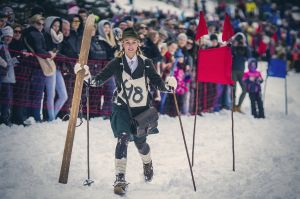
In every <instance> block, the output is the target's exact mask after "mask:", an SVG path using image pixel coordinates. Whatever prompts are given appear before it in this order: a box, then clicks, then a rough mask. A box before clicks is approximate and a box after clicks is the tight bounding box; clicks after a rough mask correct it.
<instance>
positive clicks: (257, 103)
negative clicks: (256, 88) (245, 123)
mask: <svg viewBox="0 0 300 199" xmlns="http://www.w3.org/2000/svg"><path fill="white" fill-rule="evenodd" d="M249 97H250V101H251V113H252V115H253V116H254V117H255V118H265V112H264V107H263V102H262V99H261V92H256V93H249ZM257 109H258V111H257Z"/></svg>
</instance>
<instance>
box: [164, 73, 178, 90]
mask: <svg viewBox="0 0 300 199" xmlns="http://www.w3.org/2000/svg"><path fill="white" fill-rule="evenodd" d="M166 84H167V86H169V88H170V90H175V89H176V88H177V80H176V78H175V77H174V76H168V77H167V78H166Z"/></svg>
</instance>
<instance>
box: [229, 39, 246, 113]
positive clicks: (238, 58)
mask: <svg viewBox="0 0 300 199" xmlns="http://www.w3.org/2000/svg"><path fill="white" fill-rule="evenodd" d="M249 54H250V53H249V50H248V48H247V46H246V40H245V36H244V35H243V34H242V33H238V34H236V35H235V37H234V41H233V47H232V80H233V81H234V87H233V89H234V91H233V105H234V107H233V109H234V111H237V112H240V113H242V111H241V106H242V103H243V101H244V98H245V96H246V88H245V85H244V82H243V80H242V78H243V74H244V71H245V62H246V60H247V59H248V57H249V56H250V55H249ZM237 82H239V84H240V86H241V89H242V93H241V95H240V97H239V101H238V104H237V105H236V95H235V92H236V85H237Z"/></svg>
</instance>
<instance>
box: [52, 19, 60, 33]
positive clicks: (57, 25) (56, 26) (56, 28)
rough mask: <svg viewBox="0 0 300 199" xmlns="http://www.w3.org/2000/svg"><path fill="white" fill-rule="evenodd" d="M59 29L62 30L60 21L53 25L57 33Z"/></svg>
mask: <svg viewBox="0 0 300 199" xmlns="http://www.w3.org/2000/svg"><path fill="white" fill-rule="evenodd" d="M59 28H60V24H59V22H58V21H56V22H54V23H53V25H52V29H53V30H54V31H55V32H58V31H59Z"/></svg>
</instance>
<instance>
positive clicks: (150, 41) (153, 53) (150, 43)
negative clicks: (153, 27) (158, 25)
mask: <svg viewBox="0 0 300 199" xmlns="http://www.w3.org/2000/svg"><path fill="white" fill-rule="evenodd" d="M159 39H160V38H159V33H158V32H157V31H150V32H148V35H147V38H146V39H145V43H144V45H145V46H144V47H143V49H142V51H143V53H144V54H145V56H146V57H148V58H149V59H152V61H153V64H154V65H156V64H157V63H158V62H161V61H162V56H161V54H160V52H159V49H158V42H159Z"/></svg>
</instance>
